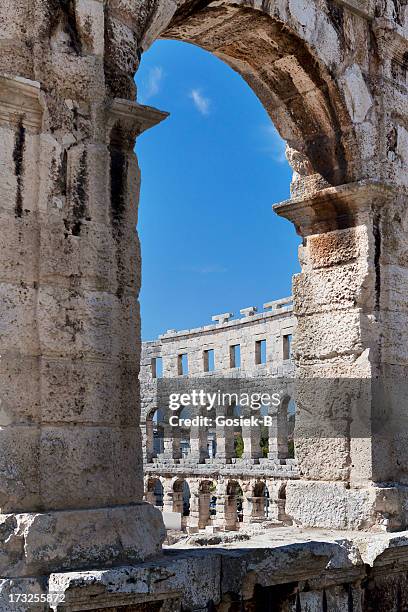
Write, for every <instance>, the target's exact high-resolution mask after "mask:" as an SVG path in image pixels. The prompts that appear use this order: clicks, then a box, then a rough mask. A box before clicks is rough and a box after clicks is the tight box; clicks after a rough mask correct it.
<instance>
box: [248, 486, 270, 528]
mask: <svg viewBox="0 0 408 612" xmlns="http://www.w3.org/2000/svg"><path fill="white" fill-rule="evenodd" d="M268 513H269V489H268V486H267V483H266V482H265V481H263V480H258V481H257V482H256V483H255V484H254V486H253V489H252V512H251V519H252V520H253V519H265V518H267V517H268Z"/></svg>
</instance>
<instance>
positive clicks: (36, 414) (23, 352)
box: [0, 0, 408, 612]
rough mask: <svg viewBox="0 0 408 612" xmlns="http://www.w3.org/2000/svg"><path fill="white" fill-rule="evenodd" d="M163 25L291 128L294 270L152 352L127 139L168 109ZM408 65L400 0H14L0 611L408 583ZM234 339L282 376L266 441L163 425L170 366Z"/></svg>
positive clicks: (183, 602) (203, 358)
mask: <svg viewBox="0 0 408 612" xmlns="http://www.w3.org/2000/svg"><path fill="white" fill-rule="evenodd" d="M159 38H171V39H176V40H179V41H186V42H189V43H193V44H195V45H198V46H200V47H202V48H203V49H205V50H207V51H208V52H210V53H213V54H215V55H216V56H217V57H219V58H220V59H221V60H223V61H224V62H226V63H227V64H228V65H229V66H231V67H232V68H233V69H234V70H235V71H237V72H238V73H239V74H240V75H242V77H243V78H244V79H245V81H246V82H247V83H248V85H249V86H250V87H251V88H252V90H253V91H254V93H255V94H256V95H257V96H258V98H259V100H260V101H261V102H262V104H263V106H264V108H265V110H266V111H267V113H268V114H269V116H270V118H271V120H272V121H273V123H274V125H275V126H276V128H277V130H278V131H279V133H280V135H281V136H282V138H283V139H284V140H285V141H286V143H287V157H288V160H289V162H290V164H291V166H292V168H293V181H292V185H291V198H290V199H289V200H288V201H285V202H281V203H279V204H276V205H275V206H274V211H275V212H274V213H273V212H272V210H271V215H272V214H275V213H277V214H278V215H281V216H282V217H285V218H286V219H288V220H289V221H291V222H292V223H293V224H294V226H295V227H296V230H297V232H298V234H299V235H300V236H301V237H302V246H301V247H300V249H299V260H300V264H301V273H300V274H298V275H296V276H295V277H294V279H293V311H292V310H291V309H290V306H289V305H288V304H286V305H285V304H283V305H279V304H272V305H270V308H266V310H265V311H262V312H259V313H256V312H255V311H254V309H253V308H252V309H251V308H250V309H246V308H243V313H241V314H242V317H239V318H237V319H232V318H230V317H229V315H228V314H225V315H223V316H220V317H218V318H217V321H215V322H214V325H211V326H208V328H207V327H206V328H204V329H201V330H200V331H198V330H189V331H187V332H172V331H169V332H167V333H166V334H164V336H163V337H162V338H161V339H160V340H159V341H157V342H152V343H148V344H145V345H144V346H143V351H142V343H141V335H140V315H139V307H138V295H139V288H140V273H141V259H140V249H139V242H138V238H137V236H136V234H135V226H136V222H137V207H138V197H139V186H140V173H139V168H138V164H137V159H136V155H135V153H134V146H135V143H136V142H137V138H138V137H139V135H140V134H141V133H142V132H144V131H146V130H148V129H151V128H153V127H154V126H157V127H155V129H157V130H160V129H161V127H160V125H158V124H160V123H161V122H162V121H164V120H165V119H166V117H167V113H166V112H165V110H164V111H162V110H157V109H154V108H151V107H148V106H144V105H141V104H139V103H138V101H137V92H136V87H135V83H134V76H135V73H136V72H137V70H138V67H139V63H140V61H141V58H142V55H143V53H144V52H145V51H146V50H147V49H148V48H149V47H150V46H151V45H152V44H154V42H155V41H156V40H157V39H159ZM407 70H408V5H407V2H406V0H268V1H262V2H258V0H251V1H249V0H233V1H232V0H215V1H211V0H177V1H176V0H2V2H1V5H0V131H1V140H0V142H1V146H0V194H1V200H0V202H1V212H0V214H1V222H2V223H1V233H0V242H1V250H0V269H1V278H0V293H1V297H2V299H1V311H0V312H1V314H0V355H1V360H0V367H1V373H2V376H1V396H0V400H1V404H0V408H1V410H0V441H1V451H2V452H1V455H0V507H1V515H0V527H1V547H0V552H1V554H0V568H1V570H0V575H1V580H0V593H1V597H0V609H1V610H2V611H4V612H9V611H10V612H15V611H16V612H25V611H32V610H34V611H35V612H45V611H46V610H50V609H53V610H58V611H60V612H61V611H67V612H68V611H69V612H74V611H89V612H90V611H91V610H92V611H95V610H99V611H101V610H110V611H111V612H125V611H128V612H136V611H137V612H142V611H143V612H146V611H149V612H150V611H152V612H159V611H160V612H171V611H174V612H175V611H181V610H183V611H184V612H185V611H188V610H191V611H197V612H198V611H204V610H207V611H217V612H234V611H238V610H240V611H245V612H253V611H266V612H267V611H274V610H276V611H293V612H295V611H296V612H300V611H303V612H311V611H314V610H316V611H320V610H321V611H322V612H328V611H330V612H331V611H333V612H334V611H336V612H337V611H344V612H345V611H347V612H351V611H354V612H358V611H361V612H371V611H381V612H388V611H390V612H391V611H393V612H394V611H395V612H397V611H403V610H407V609H408V579H407V576H408V531H406V530H407V527H408V445H407V442H408V419H407V410H406V405H407V401H408V392H407V391H408V390H407V388H406V385H407V382H406V380H407V369H408V367H407V366H408V350H407V346H408V299H407V296H408V269H407V268H408V248H407V231H408V212H407V210H408V207H407V203H408V197H407V187H408V172H407V168H408V106H407V102H408V95H407ZM233 103H234V101H233V100H231V104H233ZM146 137H148V135H147V136H146ZM199 147H200V142H197V148H199ZM244 153H245V152H243V154H242V164H245V159H246V158H245V154H244ZM238 170H239V169H238ZM158 171H159V169H158ZM180 177H181V178H180V180H182V169H180ZM203 180H206V177H205V176H203ZM250 214H254V213H253V211H252V210H251V209H248V215H250ZM243 306H245V304H243ZM281 309H282V310H281ZM285 309H286V310H285ZM295 324H296V325H295ZM286 326H287V327H286ZM294 327H295V331H294V339H293V343H290V339H289V336H290V335H291V334H290V330H291V329H293V328H294ZM284 338H286V339H285V340H284ZM265 341H266V347H265ZM238 345H240V346H241V351H240V354H239V353H238V349H237V348H236V347H237V346H238ZM290 345H291V346H290ZM233 347H235V348H233ZM288 348H289V349H290V350H289V352H288ZM265 351H266V352H265ZM280 351H282V352H281V353H280ZM203 353H204V355H203ZM288 354H289V358H288V359H284V356H285V357H286V356H288ZM265 355H266V357H265ZM159 357H162V360H163V366H164V375H163V376H157V374H158V371H157V366H158V364H159V362H158V358H159ZM141 358H142V367H141V368H140V362H141ZM213 358H214V372H213V371H212V369H213V368H212V361H213ZM238 359H239V361H240V365H241V367H240V368H239V369H240V370H242V374H243V376H242V379H244V381H245V384H247V385H250V382H251V380H252V381H255V382H256V384H260V382H259V381H260V378H262V384H269V383H270V381H271V380H274V379H276V378H277V377H278V378H279V377H281V375H283V376H284V377H285V380H286V377H288V379H291V380H292V383H293V384H292V386H293V388H290V386H289V383H288V388H287V389H286V391H285V392H286V394H287V395H285V397H286V398H287V402H286V403H285V402H284V403H282V406H286V408H287V410H286V412H287V414H286V412H285V408H283V409H282V410H281V411H279V410H278V412H277V413H273V414H271V415H270V416H271V418H272V419H273V420H272V425H271V427H270V430H269V431H268V432H267V434H265V432H263V433H264V434H265V435H264V440H263V444H262V446H261V445H260V443H259V440H257V439H255V438H254V436H255V434H254V433H253V431H252V430H251V431H247V430H246V429H245V427H244V426H243V427H242V430H241V432H235V431H233V432H232V433H233V435H232V434H228V433H227V432H220V431H217V429H215V431H214V428H211V427H209V428H208V429H204V430H203V431H201V433H200V432H198V431H190V433H189V437H188V435H187V432H186V431H184V430H183V429H180V435H179V436H178V435H174V432H169V428H168V423H167V421H166V418H164V420H163V419H162V416H161V414H160V412H161V410H162V409H163V407H164V406H163V403H162V395H160V393H161V391H160V389H162V388H164V389H166V384H167V383H168V380H174V379H176V380H182V379H185V380H187V381H190V382H191V381H192V380H193V379H194V378H195V377H196V378H197V374H200V377H199V378H200V381H201V380H203V379H205V380H210V379H212V378H214V377H215V372H216V371H217V369H218V370H221V371H224V370H225V372H224V373H223V375H222V378H225V379H228V383H229V384H232V383H231V380H232V379H233V378H234V376H231V375H230V374H231V373H230V374H228V373H226V371H227V370H228V371H230V370H234V369H235V368H237V361H238ZM152 360H154V361H152ZM186 360H187V361H188V364H187V365H186ZM234 360H235V365H234ZM155 368H156V371H155ZM169 368H170V369H169ZM186 368H187V369H186ZM279 368H281V369H282V372H281V373H280V372H279ZM201 369H202V370H203V374H204V376H202V375H201ZM253 369H256V376H255V378H254V377H253V376H252V375H251V370H253ZM275 370H277V371H275ZM261 371H262V372H263V374H264V376H261ZM172 372H173V374H172ZM187 372H188V375H187ZM139 373H140V374H141V383H139ZM170 375H171V376H170ZM154 376H155V378H154ZM149 377H150V378H149ZM167 379H168V380H167ZM200 384H201V382H200ZM163 385H164V387H162V386H163ZM155 389H157V392H158V393H159V395H158V396H157V397H156V398H155ZM141 390H142V392H143V393H141ZM293 399H294V400H295V405H296V410H295V413H292V412H291V409H290V406H291V405H293V402H292V403H291V400H293ZM142 400H143V405H142ZM238 408H239V406H230V409H232V410H233V411H234V410H237V409H238ZM152 411H153V414H152ZM288 415H291V416H293V417H294V421H295V425H294V432H290V428H289V424H290V423H293V418H292V420H291V419H290V418H288ZM141 416H142V419H143V421H142V422H141ZM141 424H142V427H140V425H141ZM160 430H161V431H160ZM142 434H143V435H142ZM289 434H290V435H289ZM292 434H293V439H292V438H291V435H292ZM266 438H267V442H266V441H265V440H266ZM239 446H241V448H240V449H239ZM143 449H144V450H143ZM260 449H261V450H260ZM293 449H294V450H293ZM238 450H239V452H238ZM261 451H262V456H261ZM293 454H294V457H292V456H291V455H293ZM144 469H145V472H146V473H145V474H144ZM158 483H160V484H158ZM185 483H187V485H186V484H185ZM187 486H188V487H189V489H190V491H189V493H187V492H186V491H187ZM160 487H162V489H163V490H162V491H161V492H160ZM144 498H145V499H146V500H147V501H145V499H144ZM212 498H215V499H212ZM148 502H153V503H148ZM238 502H239V503H238ZM155 506H160V507H162V508H163V512H162V511H161V510H160V509H158V508H157V507H155ZM177 516H179V517H180V527H181V530H182V531H181V533H182V534H183V536H182V539H181V540H179V541H177V542H175V543H169V542H167V544H163V543H164V541H165V538H166V532H165V527H164V522H163V518H164V519H165V520H166V521H167V520H168V521H170V520H171V521H175V520H176V517H177Z"/></svg>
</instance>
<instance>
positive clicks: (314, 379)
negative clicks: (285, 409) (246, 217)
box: [276, 181, 408, 530]
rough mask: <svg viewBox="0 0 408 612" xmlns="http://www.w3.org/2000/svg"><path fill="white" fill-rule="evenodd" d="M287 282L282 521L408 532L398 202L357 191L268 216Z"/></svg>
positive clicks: (337, 192)
mask: <svg viewBox="0 0 408 612" xmlns="http://www.w3.org/2000/svg"><path fill="white" fill-rule="evenodd" d="M276 211H277V212H278V213H279V214H281V215H282V216H285V217H286V218H288V219H290V220H292V221H293V222H294V223H295V225H296V228H297V230H298V232H299V233H300V234H301V236H302V237H303V239H304V243H303V246H302V247H300V261H301V265H302V273H301V274H298V275H296V276H295V278H294V283H293V294H294V312H295V314H296V317H297V321H298V324H297V329H296V333H295V340H294V357H295V362H296V404H297V415H296V427H295V440H296V457H297V460H298V462H299V469H300V473H301V476H302V479H301V480H300V481H297V482H288V485H287V489H286V496H287V500H286V510H287V512H288V514H289V515H291V516H292V517H293V518H294V520H295V521H296V522H298V523H300V524H302V525H310V526H313V527H319V526H321V527H327V526H331V527H337V528H343V529H344V528H369V527H370V526H372V525H380V526H381V527H382V528H383V529H391V530H393V529H400V528H405V527H406V526H407V513H406V510H405V508H406V503H407V500H408V489H407V486H406V485H407V484H408V470H407V468H406V466H407V465H408V450H407V449H408V445H407V436H408V433H407V432H408V427H407V425H408V424H407V416H406V411H405V412H404V410H405V404H406V402H405V400H403V401H401V398H405V397H406V396H407V393H406V386H407V384H406V379H407V372H408V367H407V366H408V356H407V355H408V353H407V351H406V346H407V344H408V337H407V334H408V331H407V330H408V311H407V307H406V298H405V296H406V294H407V291H408V260H407V258H406V256H405V253H406V241H407V232H406V229H405V228H406V227H407V212H406V211H407V196H406V195H405V194H404V193H403V192H401V190H397V189H393V188H391V187H389V186H387V185H382V184H379V183H369V182H366V181H361V182H359V183H355V184H349V185H343V186H340V187H336V188H328V189H325V190H323V191H320V192H318V193H317V194H316V195H314V196H311V197H304V198H299V199H295V200H291V201H290V203H289V204H285V203H284V204H281V205H277V207H276Z"/></svg>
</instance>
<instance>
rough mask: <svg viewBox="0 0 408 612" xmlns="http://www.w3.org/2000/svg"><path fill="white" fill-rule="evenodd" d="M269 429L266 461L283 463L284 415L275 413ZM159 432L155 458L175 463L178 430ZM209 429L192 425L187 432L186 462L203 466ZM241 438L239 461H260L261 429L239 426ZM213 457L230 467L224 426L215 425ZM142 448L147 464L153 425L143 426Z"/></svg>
mask: <svg viewBox="0 0 408 612" xmlns="http://www.w3.org/2000/svg"><path fill="white" fill-rule="evenodd" d="M271 418H272V425H271V426H269V427H268V459H287V458H288V457H289V451H288V435H289V432H288V420H287V411H285V410H283V411H279V412H277V413H275V414H273V415H271ZM162 429H163V452H161V453H159V454H158V455H157V456H158V458H159V459H161V460H165V461H177V460H179V459H181V458H182V450H181V439H182V436H181V430H180V429H179V428H177V427H172V426H171V425H170V424H168V423H165V424H164V425H163V427H162ZM208 432H209V429H208V428H206V427H203V426H197V425H193V426H192V427H191V428H190V436H189V437H190V449H189V453H188V458H189V460H191V461H192V462H196V463H204V462H205V459H207V458H209V453H208ZM241 435H242V440H243V444H244V451H243V454H242V459H255V460H256V459H260V458H261V457H262V456H263V455H262V449H261V444H260V443H261V428H260V427H254V426H251V425H243V426H242V428H241ZM215 439H216V453H215V458H216V459H217V460H218V461H220V462H221V463H230V460H231V459H233V458H235V457H236V452H235V444H234V441H235V435H234V429H233V427H231V426H228V425H217V426H216V427H215ZM146 448H147V451H146V452H147V461H148V462H151V460H152V459H153V458H154V451H153V423H152V421H147V422H146Z"/></svg>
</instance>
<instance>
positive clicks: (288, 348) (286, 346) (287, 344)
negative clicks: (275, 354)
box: [282, 334, 292, 359]
mask: <svg viewBox="0 0 408 612" xmlns="http://www.w3.org/2000/svg"><path fill="white" fill-rule="evenodd" d="M282 342H283V359H290V358H291V357H292V334H287V335H286V336H283V338H282Z"/></svg>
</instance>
